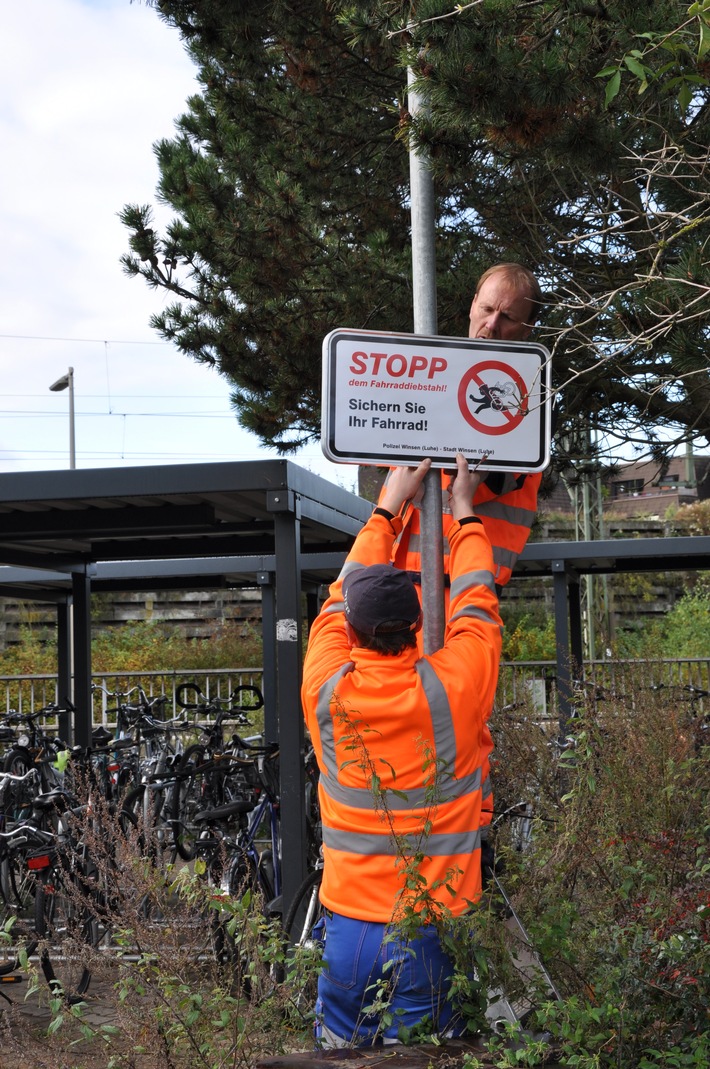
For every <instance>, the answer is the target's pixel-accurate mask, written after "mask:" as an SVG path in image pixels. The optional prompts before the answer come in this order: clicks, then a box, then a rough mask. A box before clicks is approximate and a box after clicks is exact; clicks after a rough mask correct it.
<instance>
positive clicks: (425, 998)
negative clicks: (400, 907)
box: [315, 911, 465, 1048]
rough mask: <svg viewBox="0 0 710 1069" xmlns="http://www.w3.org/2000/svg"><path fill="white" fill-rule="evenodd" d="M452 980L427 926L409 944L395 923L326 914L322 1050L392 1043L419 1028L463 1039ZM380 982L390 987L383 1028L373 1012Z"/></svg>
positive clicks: (319, 1005) (319, 1025)
mask: <svg viewBox="0 0 710 1069" xmlns="http://www.w3.org/2000/svg"><path fill="white" fill-rule="evenodd" d="M452 975H453V965H452V963H451V960H450V958H449V957H448V956H447V955H446V954H445V953H444V951H443V950H442V948H441V944H440V942H439V936H438V934H437V931H436V929H435V928H434V927H433V926H431V925H426V926H422V927H421V928H420V929H419V931H418V933H417V935H416V937H415V938H414V939H412V940H410V941H409V942H405V941H403V940H402V939H401V938H400V937H399V936H398V935H397V933H396V929H393V928H392V926H391V925H387V924H377V923H375V922H373V921H361V920H353V919H352V918H351V917H343V916H341V915H340V914H338V913H331V912H330V911H329V912H328V913H327V914H326V917H325V949H324V955H323V969H322V972H321V974H320V976H319V978H318V1000H317V1002H316V1025H315V1037H316V1042H317V1045H318V1046H319V1047H323V1048H327V1047H344V1046H355V1047H359V1046H367V1045H370V1044H372V1043H375V1042H379V1041H383V1042H385V1043H387V1042H389V1043H395V1042H397V1040H398V1037H399V1035H400V1028H402V1027H404V1028H408V1029H409V1028H412V1027H414V1026H415V1025H418V1024H420V1023H422V1022H425V1028H426V1031H427V1033H429V1034H437V1035H447V1036H452V1035H460V1034H462V1032H463V1031H465V1026H464V1023H463V1021H462V1020H461V1018H460V1015H459V1014H457V1013H456V1011H455V1007H454V1006H452V1004H451V1002H450V1001H449V1000H448V998H447V996H448V993H449V988H450V986H451V977H452ZM381 984H384V985H386V999H387V1011H386V1012H387V1016H388V1018H389V1017H390V1015H391V1020H387V1021H386V1022H385V1021H384V1020H383V1019H382V1017H381V1015H379V1014H374V1013H373V1012H372V1010H371V1007H372V1003H373V1002H374V1001H375V999H376V998H377V997H378V990H379V985H381ZM368 1011H369V1012H368Z"/></svg>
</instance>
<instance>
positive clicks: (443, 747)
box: [316, 661, 481, 811]
mask: <svg viewBox="0 0 710 1069" xmlns="http://www.w3.org/2000/svg"><path fill="white" fill-rule="evenodd" d="M353 668H354V664H353V662H352V661H349V662H348V663H347V664H345V665H343V667H342V668H340V669H338V671H337V672H335V673H334V675H332V676H331V677H330V679H328V680H326V682H325V683H324V684H323V685H322V686H321V688H320V690H319V692H318V701H317V703H316V719H317V721H318V726H319V728H320V737H321V747H322V760H323V764H324V766H325V771H326V775H325V776H321V779H320V783H321V787H322V789H323V791H324V792H325V793H326V794H327V795H328V797H329V798H332V799H333V801H334V802H337V803H339V804H341V805H346V806H351V807H352V808H353V809H370V810H371V809H373V808H374V807H375V798H374V795H373V792H372V789H371V788H369V787H348V786H347V785H345V784H343V783H341V782H340V777H339V774H338V773H339V769H338V766H337V762H336V757H335V732H334V729H333V716H332V714H331V710H330V706H331V702H332V699H333V693H334V691H335V689H336V686H337V684H338V682H339V680H340V679H342V678H343V676H345V675H347V673H348V672H350V671H352V669H353ZM416 671H417V673H418V675H419V678H420V680H421V683H422V687H423V689H424V693H425V696H426V699H427V702H428V704H429V711H430V713H431V718H432V724H433V727H434V748H435V751H436V757H434V756H433V755H432V760H433V761H436V783H435V784H433V785H431V786H428V787H412V788H410V789H408V790H406V791H404V790H402V792H401V794H396V793H394V791H393V790H387V789H386V788H385V790H384V798H383V803H382V804H383V808H387V809H389V810H392V811H395V810H397V811H402V810H410V809H424V808H427V807H431V806H435V805H440V804H444V803H446V802H450V801H453V800H454V799H457V798H462V797H464V796H465V795H467V794H472V793H474V792H475V791H478V790H479V789H480V786H481V769H480V768H477V769H475V770H474V771H473V772H471V773H469V774H468V775H466V776H463V777H462V778H461V779H455V778H454V777H453V776H452V775H451V774H450V773H448V772H447V771H446V769H449V768H455V767H456V737H455V733H454V727H453V722H452V718H451V707H450V705H449V699H448V697H447V694H446V691H445V690H444V687H443V685H442V683H441V680H440V679H439V677H438V676H437V675H436V672H435V671H434V669H433V668H432V667H431V665H430V664H429V662H428V661H418V662H417V664H416ZM395 789H398V788H397V785H396V781H395Z"/></svg>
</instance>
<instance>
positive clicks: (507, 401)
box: [458, 360, 528, 434]
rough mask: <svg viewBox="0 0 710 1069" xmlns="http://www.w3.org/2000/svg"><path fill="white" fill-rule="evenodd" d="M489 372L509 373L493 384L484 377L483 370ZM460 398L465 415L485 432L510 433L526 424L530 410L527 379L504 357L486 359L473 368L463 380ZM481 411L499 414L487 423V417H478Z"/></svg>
mask: <svg viewBox="0 0 710 1069" xmlns="http://www.w3.org/2000/svg"><path fill="white" fill-rule="evenodd" d="M487 371H500V372H502V373H503V374H504V375H505V380H504V381H498V380H496V381H495V382H494V383H493V384H491V382H490V381H486V379H484V378H483V372H487ZM486 378H488V376H487V377H486ZM476 394H478V395H480V396H476ZM458 401H459V408H460V410H461V415H462V416H463V418H464V419H465V420H466V422H467V423H468V424H469V425H470V426H471V427H473V428H474V429H475V430H477V431H480V432H481V433H482V434H508V433H509V432H510V431H512V430H515V428H516V427H517V426H519V424H520V423H522V421H523V418H524V417H525V416H526V415H527V411H528V391H527V387H526V385H525V382H524V381H523V379H522V377H521V375H520V373H519V372H518V371H516V370H515V368H512V367H510V365H509V364H504V363H503V362H502V361H501V360H483V361H482V362H481V363H480V364H474V366H473V367H472V368H469V370H468V371H467V372H466V374H465V375H464V377H463V378H462V379H461V383H460V385H459V393H458ZM479 413H486V414H487V415H488V416H489V417H490V415H491V414H495V417H494V418H495V419H496V422H495V423H493V424H491V423H486V422H485V417H484V418H483V419H478V418H477V417H478V415H479ZM500 418H502V420H503V422H502V423H501V422H500Z"/></svg>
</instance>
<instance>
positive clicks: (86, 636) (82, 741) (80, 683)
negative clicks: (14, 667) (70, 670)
mask: <svg viewBox="0 0 710 1069" xmlns="http://www.w3.org/2000/svg"><path fill="white" fill-rule="evenodd" d="M72 601H73V605H74V620H73V623H74V634H73V636H72V639H73V649H74V694H73V696H72V701H73V702H74V706H75V709H76V712H75V713H74V738H73V740H69V741H73V742H74V744H75V745H76V746H90V745H91V729H92V722H91V721H92V705H91V579H90V578H89V576H88V575H86V574H85V573H84V572H72Z"/></svg>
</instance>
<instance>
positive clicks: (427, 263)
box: [407, 67, 444, 653]
mask: <svg viewBox="0 0 710 1069" xmlns="http://www.w3.org/2000/svg"><path fill="white" fill-rule="evenodd" d="M407 75H408V77H407V81H408V94H409V112H410V115H412V116H415V115H416V114H417V112H419V111H421V110H422V109H423V107H424V105H423V102H422V99H421V97H420V95H419V94H418V93H417V92H416V90H415V89H414V87H413V83H414V77H415V76H414V72H413V71H412V69H411V67H410V68H409V70H408V72H407ZM409 182H410V202H411V220H412V287H413V305H414V309H413V310H414V333H415V334H436V332H437V329H438V321H437V313H436V252H435V238H436V206H435V198H434V181H433V178H432V174H431V169H430V167H429V165H428V162H427V159H426V157H425V156H424V155H423V154H422V153H421V152H416V151H415V149H414V147H413V146H412V147H410V149H409ZM420 554H421V568H422V611H423V614H424V652H425V653H433V652H434V651H435V650H438V649H439V648H440V646H441V645H442V644H443V641H444V570H443V564H442V562H443V556H444V538H443V534H442V529H441V475H440V473H439V471H438V470H436V471H430V472H428V474H427V476H426V478H425V480H424V498H423V500H422V509H421V547H420Z"/></svg>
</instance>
